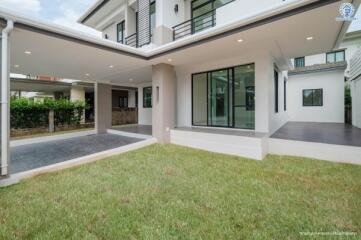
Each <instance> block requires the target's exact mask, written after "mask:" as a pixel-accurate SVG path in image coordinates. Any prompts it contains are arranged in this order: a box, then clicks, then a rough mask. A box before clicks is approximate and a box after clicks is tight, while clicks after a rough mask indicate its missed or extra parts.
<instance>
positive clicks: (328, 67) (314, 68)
mask: <svg viewBox="0 0 361 240" xmlns="http://www.w3.org/2000/svg"><path fill="white" fill-rule="evenodd" d="M346 68H347V62H346V61H343V62H336V63H324V64H315V65H311V66H306V67H298V68H295V69H293V70H290V71H289V72H288V75H290V76H291V75H299V74H307V73H314V72H325V71H332V70H345V69H346Z"/></svg>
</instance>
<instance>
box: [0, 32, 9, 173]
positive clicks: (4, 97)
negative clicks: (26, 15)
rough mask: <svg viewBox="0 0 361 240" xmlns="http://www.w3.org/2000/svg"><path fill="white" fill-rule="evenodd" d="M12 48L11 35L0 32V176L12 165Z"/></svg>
mask: <svg viewBox="0 0 361 240" xmlns="http://www.w3.org/2000/svg"><path fill="white" fill-rule="evenodd" d="M9 63H10V46H9V35H6V36H2V35H1V30H0V70H1V84H0V97H1V98H0V102H1V109H0V113H1V118H0V124H1V129H0V133H1V162H0V165H1V168H0V175H1V176H7V175H9V171H8V169H9V164H10V64H9Z"/></svg>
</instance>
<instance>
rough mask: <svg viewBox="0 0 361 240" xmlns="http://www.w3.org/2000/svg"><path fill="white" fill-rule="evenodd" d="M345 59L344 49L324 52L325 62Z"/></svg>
mask: <svg viewBox="0 0 361 240" xmlns="http://www.w3.org/2000/svg"><path fill="white" fill-rule="evenodd" d="M343 61H345V50H341V51H336V52H329V53H327V54H326V63H336V62H343Z"/></svg>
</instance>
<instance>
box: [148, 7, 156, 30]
mask: <svg viewBox="0 0 361 240" xmlns="http://www.w3.org/2000/svg"><path fill="white" fill-rule="evenodd" d="M155 11H156V10H155V1H154V2H152V3H151V4H150V15H149V18H150V19H149V20H150V34H151V35H152V36H153V31H154V28H155Z"/></svg>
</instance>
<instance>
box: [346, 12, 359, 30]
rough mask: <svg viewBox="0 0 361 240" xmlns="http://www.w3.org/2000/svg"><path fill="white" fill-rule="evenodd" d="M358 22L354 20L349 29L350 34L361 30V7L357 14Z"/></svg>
mask: <svg viewBox="0 0 361 240" xmlns="http://www.w3.org/2000/svg"><path fill="white" fill-rule="evenodd" d="M355 17H356V20H353V21H352V23H351V25H350V27H349V28H348V32H353V31H358V30H361V7H360V8H359V9H358V11H357V12H356V15H355Z"/></svg>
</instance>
